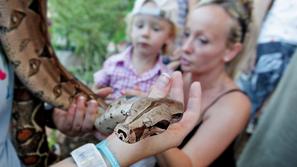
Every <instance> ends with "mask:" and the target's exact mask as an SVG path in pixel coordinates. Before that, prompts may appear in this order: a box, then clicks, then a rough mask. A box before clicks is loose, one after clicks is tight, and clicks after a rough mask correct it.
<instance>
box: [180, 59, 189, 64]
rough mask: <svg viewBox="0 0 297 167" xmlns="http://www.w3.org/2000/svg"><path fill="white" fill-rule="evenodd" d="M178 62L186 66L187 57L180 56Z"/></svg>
mask: <svg viewBox="0 0 297 167" xmlns="http://www.w3.org/2000/svg"><path fill="white" fill-rule="evenodd" d="M180 64H181V65H182V66H188V65H190V62H189V61H188V60H187V59H185V58H183V57H181V58H180Z"/></svg>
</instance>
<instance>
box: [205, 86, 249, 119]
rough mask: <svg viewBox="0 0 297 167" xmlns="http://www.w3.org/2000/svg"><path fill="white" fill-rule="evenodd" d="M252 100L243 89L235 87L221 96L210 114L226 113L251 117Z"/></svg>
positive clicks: (208, 113)
mask: <svg viewBox="0 0 297 167" xmlns="http://www.w3.org/2000/svg"><path fill="white" fill-rule="evenodd" d="M250 110H251V102H250V100H249V98H248V96H246V95H245V94H244V93H243V92H242V91H241V90H239V89H233V91H230V92H229V93H227V94H225V95H224V96H223V97H222V98H220V99H219V100H218V101H217V102H216V103H215V104H214V105H213V106H212V107H211V108H209V110H208V111H207V115H208V116H213V115H225V116H230V117H240V116H242V117H243V118H245V117H249V113H250Z"/></svg>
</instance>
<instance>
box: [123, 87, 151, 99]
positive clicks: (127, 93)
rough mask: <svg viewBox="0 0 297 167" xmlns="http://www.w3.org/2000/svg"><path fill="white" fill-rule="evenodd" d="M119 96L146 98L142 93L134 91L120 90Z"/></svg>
mask: <svg viewBox="0 0 297 167" xmlns="http://www.w3.org/2000/svg"><path fill="white" fill-rule="evenodd" d="M121 94H122V95H124V96H143V97H144V96H147V95H146V94H145V93H144V92H142V91H139V90H135V89H126V90H122V91H121Z"/></svg>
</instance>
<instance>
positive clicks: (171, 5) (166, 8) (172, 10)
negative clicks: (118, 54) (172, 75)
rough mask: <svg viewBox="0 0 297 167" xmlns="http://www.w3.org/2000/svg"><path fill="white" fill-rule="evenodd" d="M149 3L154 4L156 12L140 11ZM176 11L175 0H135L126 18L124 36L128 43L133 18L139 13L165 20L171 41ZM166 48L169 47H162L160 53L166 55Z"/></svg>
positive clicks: (175, 26) (173, 33)
mask: <svg viewBox="0 0 297 167" xmlns="http://www.w3.org/2000/svg"><path fill="white" fill-rule="evenodd" d="M149 2H154V3H155V4H156V5H157V6H158V8H159V9H156V11H152V12H151V11H146V10H142V9H141V8H142V6H143V5H145V4H146V3H149ZM177 10H178V6H177V3H176V1H175V0H174V1H173V0H136V1H135V3H134V7H133V9H132V11H131V12H130V13H128V15H127V16H126V25H127V26H126V27H127V28H126V34H127V37H128V40H129V41H130V39H131V30H132V25H133V19H134V16H135V15H137V14H140V13H143V14H149V15H153V16H158V17H160V18H162V19H165V20H167V21H168V23H169V24H170V25H171V31H170V37H171V38H172V39H175V36H176V34H177ZM168 47H169V46H164V47H163V48H162V52H163V53H168V51H169V50H168Z"/></svg>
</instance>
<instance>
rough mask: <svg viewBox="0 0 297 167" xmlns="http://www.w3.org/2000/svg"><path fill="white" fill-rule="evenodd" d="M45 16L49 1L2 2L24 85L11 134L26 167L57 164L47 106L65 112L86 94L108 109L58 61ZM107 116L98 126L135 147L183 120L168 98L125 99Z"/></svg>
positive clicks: (3, 23) (10, 48) (9, 51)
mask: <svg viewBox="0 0 297 167" xmlns="http://www.w3.org/2000/svg"><path fill="white" fill-rule="evenodd" d="M46 12H47V1H46V0H0V40H1V46H2V47H3V50H4V52H5V55H6V56H7V58H8V59H9V61H10V62H11V64H13V66H14V70H15V73H16V76H17V78H18V80H19V81H20V82H18V81H17V82H16V84H15V90H14V103H13V105H14V106H13V117H12V118H13V121H12V135H13V140H14V144H15V147H16V149H17V152H18V154H19V157H20V158H21V160H22V162H23V163H24V164H25V165H26V166H48V165H49V164H51V163H52V162H54V161H55V159H56V156H55V155H53V154H52V153H51V152H50V151H49V148H48V145H47V140H46V134H45V126H46V125H48V124H47V123H48V121H47V120H49V119H50V118H49V117H51V115H50V114H48V113H50V111H47V110H46V109H45V108H44V105H43V103H44V102H47V103H50V104H52V105H53V106H55V107H58V108H62V109H65V110H66V109H67V108H68V107H69V105H70V104H71V102H72V101H73V100H74V99H75V98H76V97H77V96H79V95H82V96H85V97H86V98H87V99H88V100H90V99H95V100H96V101H97V102H98V104H99V106H100V107H101V108H103V109H106V108H107V105H106V104H105V102H104V99H101V98H99V97H97V96H96V94H94V93H93V92H92V91H91V90H90V89H89V88H88V87H87V86H85V85H84V84H83V83H81V82H80V81H78V80H77V79H76V78H75V77H74V76H73V75H72V74H71V73H69V72H68V71H67V70H66V69H65V68H64V67H63V66H62V65H61V64H60V62H59V61H58V59H57V57H56V55H55V52H54V50H53V48H52V45H51V43H50V41H49V34H48V30H47V17H46ZM107 111H108V112H105V113H104V114H103V115H100V114H99V117H98V118H97V120H96V123H95V127H96V128H97V129H98V130H99V131H101V132H106V133H111V132H112V131H113V129H114V128H115V132H116V134H117V135H118V137H119V138H120V139H122V140H123V141H125V142H128V143H134V142H137V141H139V140H141V139H143V138H145V137H147V136H151V135H156V134H159V133H161V132H163V131H164V130H166V128H167V127H168V125H169V124H171V123H173V122H176V121H178V120H180V119H181V116H182V112H183V105H182V104H181V103H179V102H176V101H174V100H170V99H166V98H163V99H152V98H133V99H125V98H123V99H120V100H118V101H116V102H115V103H112V104H111V105H110V106H109V108H108V109H107ZM117 124H118V125H117Z"/></svg>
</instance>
